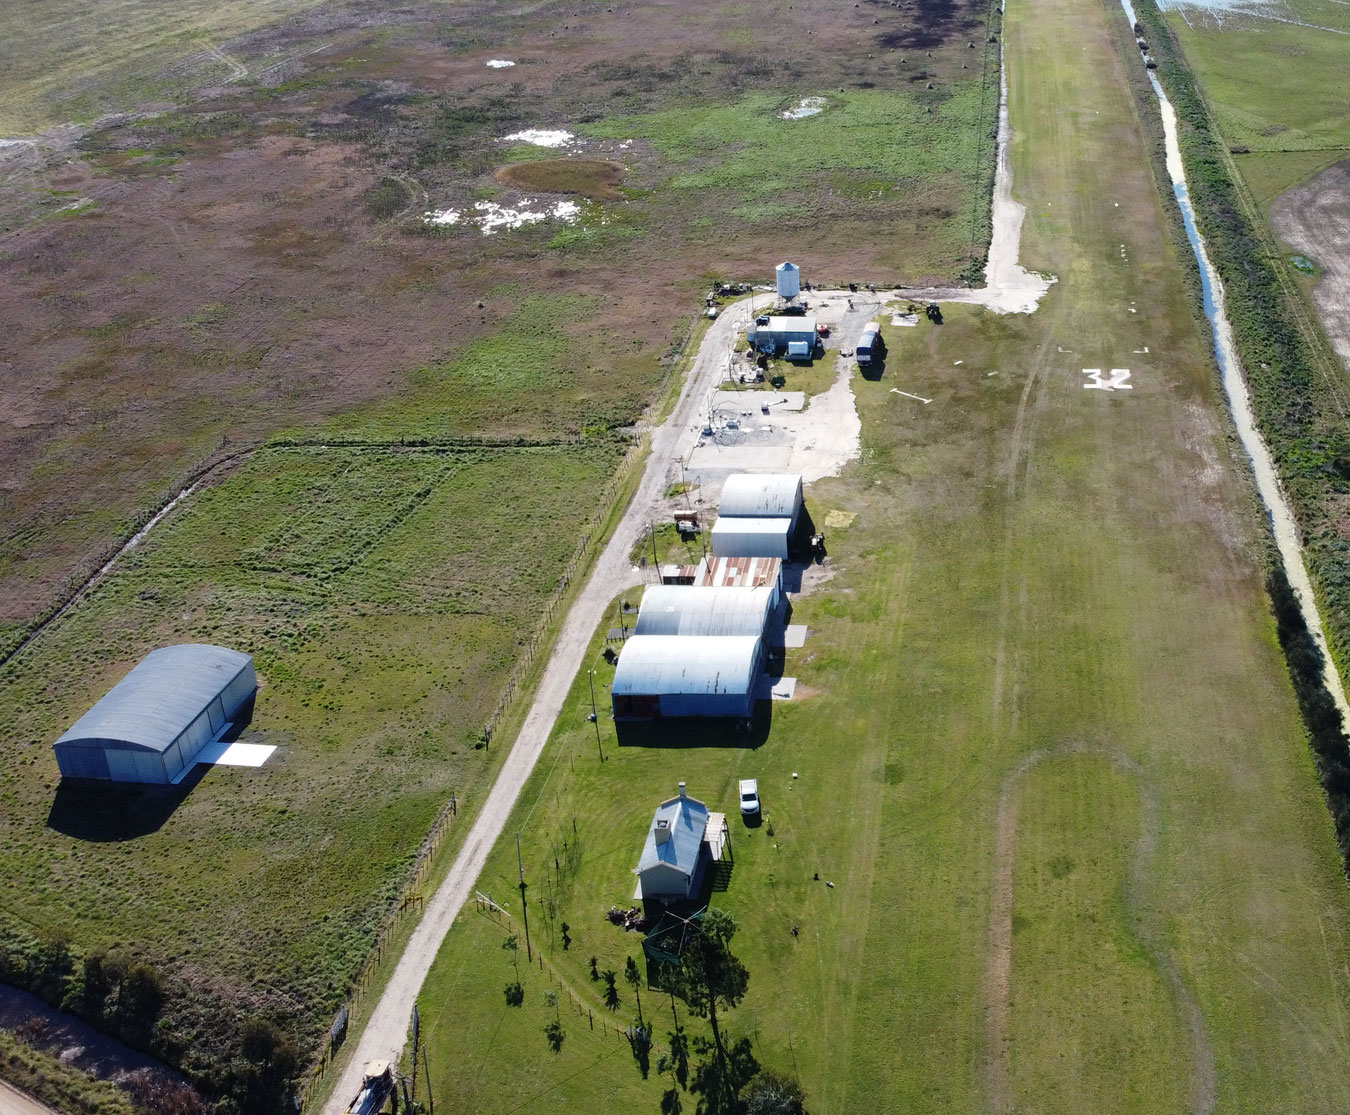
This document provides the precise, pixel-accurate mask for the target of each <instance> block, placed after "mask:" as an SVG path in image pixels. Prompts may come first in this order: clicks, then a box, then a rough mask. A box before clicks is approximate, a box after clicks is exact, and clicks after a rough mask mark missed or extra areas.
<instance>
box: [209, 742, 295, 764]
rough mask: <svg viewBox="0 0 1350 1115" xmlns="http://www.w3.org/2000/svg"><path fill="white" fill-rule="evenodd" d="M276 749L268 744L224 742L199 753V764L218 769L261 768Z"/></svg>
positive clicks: (210, 745) (214, 744)
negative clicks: (206, 764)
mask: <svg viewBox="0 0 1350 1115" xmlns="http://www.w3.org/2000/svg"><path fill="white" fill-rule="evenodd" d="M275 750H276V747H275V746H274V745H272V744H268V743H226V742H224V741H223V740H221V741H219V742H217V743H212V744H208V745H207V746H206V747H203V748H202V749H201V751H199V752H198V753H197V760H196V761H197V762H199V763H211V764H212V765H213V766H218V767H260V766H262V765H263V763H265V762H267V760H268V759H269V758H271V756H272V752H273V751H275Z"/></svg>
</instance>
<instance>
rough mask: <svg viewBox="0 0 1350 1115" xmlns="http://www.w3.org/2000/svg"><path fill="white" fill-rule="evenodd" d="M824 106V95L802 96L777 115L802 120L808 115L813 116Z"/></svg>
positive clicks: (786, 118)
mask: <svg viewBox="0 0 1350 1115" xmlns="http://www.w3.org/2000/svg"><path fill="white" fill-rule="evenodd" d="M824 108H825V98H824V97H803V98H802V99H801V100H800V101H798V102H797V103H796V104H795V105H793V106H792V108H785V109H784V110H783V111H782V112H780V113H779V114H778V115H779V116H780V117H782V118H783V119H784V120H804V119H805V118H806V117H808V116H815V115H816V113H818V112H820V111H822V110H823V109H824Z"/></svg>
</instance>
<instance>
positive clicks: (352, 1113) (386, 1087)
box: [346, 1061, 398, 1115]
mask: <svg viewBox="0 0 1350 1115" xmlns="http://www.w3.org/2000/svg"><path fill="white" fill-rule="evenodd" d="M391 1100H392V1101H393V1107H392V1108H391V1109H390V1110H391V1111H393V1112H397V1111H398V1091H397V1090H396V1089H395V1088H394V1070H393V1069H392V1068H391V1067H390V1065H389V1062H388V1061H370V1062H369V1063H367V1065H366V1071H365V1073H364V1074H363V1075H362V1077H361V1090H360V1091H359V1092H357V1093H356V1099H354V1100H352V1102H351V1103H350V1104H348V1105H347V1112H346V1115H380V1112H382V1111H384V1105H385V1104H386V1103H388V1102H389V1101H391Z"/></svg>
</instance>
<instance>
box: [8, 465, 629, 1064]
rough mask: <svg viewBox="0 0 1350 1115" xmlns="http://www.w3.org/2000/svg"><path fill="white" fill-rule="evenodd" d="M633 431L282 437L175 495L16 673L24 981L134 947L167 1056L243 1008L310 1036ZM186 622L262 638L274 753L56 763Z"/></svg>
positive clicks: (260, 660)
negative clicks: (41, 946) (162, 773)
mask: <svg viewBox="0 0 1350 1115" xmlns="http://www.w3.org/2000/svg"><path fill="white" fill-rule="evenodd" d="M617 453H618V447H617V446H616V445H615V444H614V443H613V442H611V441H607V440H606V441H601V442H597V443H595V444H593V445H589V446H556V447H542V448H533V449H501V450H482V449H478V450H475V449H467V450H427V449H409V450H399V449H391V448H378V447H376V448H363V449H357V448H341V447H335V448H330V449H320V448H314V447H297V448H285V447H278V448H268V449H263V450H261V451H259V452H258V453H257V454H255V455H254V456H253V457H252V458H251V459H250V460H249V461H248V462H247V463H246V464H244V465H243V466H242V467H240V468H239V469H238V470H237V471H236V472H234V473H233V474H232V475H231V476H230V477H228V478H227V479H226V480H224V481H223V482H222V483H220V484H218V485H215V486H212V487H210V488H207V489H205V490H203V491H202V492H201V493H199V494H198V495H197V496H195V497H194V498H192V499H190V500H189V501H187V502H186V503H185V504H184V505H183V506H182V507H181V508H180V509H179V510H177V511H176V512H174V513H173V515H172V516H171V517H170V518H169V519H168V520H167V521H166V522H165V523H164V524H162V525H161V526H160V527H157V528H156V530H155V531H154V532H153V533H152V534H151V536H150V537H149V538H148V539H147V541H146V542H145V543H144V544H143V545H142V546H141V547H139V548H138V549H136V550H134V551H132V552H131V553H129V554H128V555H127V556H126V557H125V558H124V559H123V560H122V562H121V564H120V565H119V567H118V568H117V570H116V571H115V572H114V573H113V574H112V575H111V576H110V577H109V578H108V579H107V580H106V581H104V582H103V583H102V584H100V585H99V586H98V587H97V588H96V589H95V590H94V592H93V593H92V594H91V595H90V596H89V597H88V598H87V599H85V600H84V601H83V602H82V603H81V604H80V605H79V606H78V607H76V608H75V609H74V610H73V611H71V612H70V613H69V614H68V615H67V616H66V617H64V618H63V619H61V620H59V621H57V622H56V623H55V624H54V625H53V626H52V627H50V628H49V629H48V630H47V631H46V632H44V633H43V634H42V636H41V637H40V638H39V640H38V642H36V643H35V644H34V645H33V646H32V647H31V648H30V649H29V650H28V651H26V652H25V653H24V654H22V655H21V656H19V657H18V658H16V659H14V660H12V661H11V662H10V663H9V664H7V665H6V666H4V667H3V669H0V719H2V720H3V723H4V728H3V734H2V735H0V740H2V741H3V746H4V748H5V752H6V754H7V755H8V756H9V761H8V762H7V763H6V764H5V769H4V773H3V774H2V775H0V865H2V870H3V874H4V877H5V880H6V894H7V896H8V897H7V900H6V902H5V903H4V904H3V909H0V940H3V941H4V942H5V944H6V947H7V948H8V958H7V959H6V961H5V963H6V964H7V965H10V968H7V969H6V970H7V971H8V972H9V977H10V978H14V975H15V973H14V972H13V971H12V966H13V965H14V964H17V963H20V960H19V958H20V957H21V956H23V955H25V954H26V953H25V949H24V948H22V947H16V942H18V941H22V940H25V939H30V940H36V941H39V942H41V941H47V940H51V939H53V936H54V935H55V937H56V938H57V939H61V940H64V941H66V942H67V943H68V944H69V945H71V946H73V947H74V948H75V949H76V950H77V951H84V950H87V949H100V948H104V949H106V948H117V947H122V948H125V949H126V950H128V952H130V953H131V954H132V955H134V956H136V957H138V958H141V959H145V960H148V961H150V962H151V963H152V964H153V965H154V966H155V967H156V968H157V969H158V970H159V971H160V972H161V974H162V975H163V977H164V978H165V980H166V982H167V984H168V986H169V987H170V988H171V989H172V990H173V991H174V992H175V994H174V995H173V996H172V997H171V999H170V1001H169V1004H168V1006H167V1008H166V1016H165V1023H164V1027H165V1028H164V1032H163V1034H162V1035H161V1037H162V1039H163V1044H162V1046H161V1051H166V1050H167V1051H169V1052H175V1053H177V1054H178V1055H180V1056H182V1057H184V1058H185V1061H184V1063H185V1066H186V1067H188V1068H189V1069H190V1070H192V1071H195V1072H198V1073H202V1074H205V1075H208V1077H209V1075H210V1074H211V1073H212V1072H219V1062H216V1063H214V1064H213V1059H218V1058H220V1057H221V1056H222V1046H221V1044H220V1043H222V1042H228V1041H229V1040H230V1037H229V1034H230V1031H231V1028H232V1027H234V1026H237V1024H238V1021H239V1018H240V1017H241V1016H243V1017H247V1016H249V1015H254V1014H260V1015H262V1016H264V1017H270V1018H273V1019H275V1020H276V1021H278V1022H280V1023H282V1024H283V1026H284V1029H285V1030H286V1032H287V1033H289V1034H291V1035H292V1036H294V1037H295V1038H299V1039H303V1040H304V1041H305V1042H306V1043H308V1042H310V1041H312V1040H313V1035H314V1034H315V1033H316V1032H317V1031H318V1029H319V1028H320V1027H322V1026H324V1025H326V1024H327V1022H328V1020H329V1018H330V1016H331V1012H332V1011H333V1010H335V1009H336V1004H337V1003H338V1002H339V1001H340V1000H341V997H342V995H343V992H344V989H345V987H346V986H347V983H348V981H349V980H350V979H351V978H352V975H353V973H354V972H355V970H356V969H357V968H358V967H359V965H360V963H361V961H362V959H363V957H364V956H365V954H366V952H367V950H368V949H369V948H370V942H371V939H372V936H373V933H374V930H375V927H376V925H377V924H378V922H379V921H380V919H381V918H382V917H383V916H384V914H385V912H386V910H387V908H388V906H389V903H390V901H391V900H392V898H393V897H394V896H395V894H396V893H397V892H398V890H399V888H400V887H401V886H402V885H403V882H404V880H405V878H406V877H407V873H408V870H409V867H410V864H411V860H412V856H413V854H414V852H415V851H416V849H417V847H418V845H419V843H420V842H421V841H422V838H423V837H424V836H425V834H426V833H427V831H428V829H429V827H430V825H431V823H432V820H433V818H434V817H435V816H436V814H437V813H438V811H439V810H440V809H441V807H442V805H443V804H444V803H445V801H446V800H447V799H448V798H449V796H450V794H451V793H457V794H458V795H459V796H460V797H461V799H462V800H463V801H464V803H465V808H466V809H467V810H468V811H470V812H471V811H472V810H473V809H474V808H475V807H476V803H477V801H478V799H479V798H480V797H481V795H482V793H483V786H484V784H485V780H488V779H490V778H491V776H492V774H493V772H494V771H495V766H496V763H495V760H496V757H497V756H496V754H495V752H494V753H492V754H489V753H488V752H485V751H483V750H481V749H478V748H477V747H476V737H477V734H478V733H479V732H480V731H481V729H482V726H483V724H484V723H486V722H487V719H488V717H489V716H490V715H491V713H492V711H493V708H494V705H495V704H496V702H497V700H498V697H499V695H500V693H501V691H502V688H503V685H504V683H505V681H506V678H507V675H508V674H509V673H510V672H511V669H512V667H513V666H514V665H515V663H516V661H517V659H518V658H519V656H520V654H521V652H522V649H523V648H524V647H525V646H526V645H527V644H529V643H530V642H531V641H532V640H533V638H534V636H535V633H536V630H537V627H538V623H539V615H540V613H541V610H542V606H543V605H544V603H545V602H546V601H547V600H548V599H549V598H550V597H551V595H552V594H553V592H554V590H555V587H556V585H557V582H558V579H559V576H560V572H561V570H563V569H564V568H565V567H567V564H568V562H569V560H570V559H571V558H572V556H573V553H574V552H575V550H576V548H577V537H578V525H579V524H582V525H584V523H585V521H586V519H587V515H588V514H589V513H590V512H591V511H592V510H593V509H594V507H595V506H596V504H597V502H598V500H599V498H600V493H601V490H602V489H603V488H604V486H605V483H606V481H607V480H608V479H609V477H610V475H611V474H612V472H613V470H614V468H615V464H616V461H617ZM191 641H201V642H217V643H221V644H224V645H227V646H232V647H236V648H239V649H242V650H246V651H249V652H251V653H252V654H253V655H254V657H255V661H256V664H257V668H258V673H259V676H260V678H261V684H262V688H261V690H260V693H259V696H258V699H257V704H256V708H255V711H254V714H253V718H252V721H251V723H250V725H249V728H248V731H247V735H246V737H245V738H247V739H249V740H252V741H256V742H261V743H270V744H275V745H276V746H277V751H276V752H275V753H274V754H273V756H272V757H271V758H270V759H269V760H268V761H267V763H266V765H265V766H263V767H262V768H260V769H257V770H238V769H231V768H223V767H222V768H216V769H214V770H211V771H210V772H209V773H206V774H205V775H204V776H202V777H201V779H200V781H199V782H195V784H194V782H193V780H189V782H188V783H187V784H186V785H185V787H184V788H182V789H181V790H178V791H174V792H165V791H159V790H154V789H149V790H146V789H142V788H138V787H133V786H122V787H116V788H112V787H92V788H90V787H85V788H83V789H73V788H71V787H69V786H65V785H58V780H59V779H58V775H57V773H56V767H55V761H54V758H53V756H52V752H51V744H52V742H53V741H54V740H55V739H56V738H57V736H59V735H60V734H61V732H62V731H64V730H65V728H66V727H67V726H69V724H70V723H71V722H72V721H73V720H74V719H75V718H76V717H77V716H79V715H80V714H81V713H82V712H83V711H84V710H85V709H86V708H87V707H88V706H89V705H90V704H91V703H92V702H93V701H94V700H96V699H97V698H98V697H99V696H100V695H101V694H102V692H103V691H104V690H105V689H106V688H107V687H108V686H109V685H111V684H112V683H113V682H114V681H116V680H117V679H118V678H119V677H120V676H121V675H122V674H123V673H124V672H125V671H126V670H127V669H128V668H129V667H130V666H131V665H133V664H134V663H135V662H136V661H137V660H138V659H139V658H140V657H141V656H142V655H143V654H145V653H146V652H147V651H149V650H151V649H152V648H154V647H156V646H161V645H164V644H168V643H176V642H191ZM4 951H5V950H4V949H0V954H3V953H4ZM20 974H21V973H20ZM34 978H35V979H36V978H37V977H34ZM30 982H31V981H30ZM39 982H40V980H39ZM189 988H190V990H191V993H190V994H183V992H184V991H186V990H187V989H189ZM194 1034H195V1035H196V1038H195V1040H194V1037H193V1035H194Z"/></svg>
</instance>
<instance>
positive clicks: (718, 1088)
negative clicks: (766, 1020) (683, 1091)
mask: <svg viewBox="0 0 1350 1115" xmlns="http://www.w3.org/2000/svg"><path fill="white" fill-rule="evenodd" d="M694 1052H695V1053H697V1054H698V1055H699V1061H698V1062H697V1064H696V1065H695V1066H694V1074H693V1079H692V1080H691V1081H690V1082H689V1090H690V1091H691V1092H693V1093H694V1095H696V1096H698V1109H697V1111H698V1115H742V1107H741V1101H740V1099H739V1095H740V1091H741V1089H742V1088H744V1087H745V1086H746V1084H748V1083H749V1082H750V1080H751V1079H752V1078H753V1077H754V1075H755V1074H756V1073H757V1072H758V1071H759V1062H758V1061H756V1060H755V1055H754V1052H753V1051H752V1049H751V1046H750V1039H749V1038H740V1039H738V1040H737V1041H735V1042H732V1044H731V1045H730V1046H727V1047H726V1048H724V1049H721V1048H718V1046H717V1045H716V1043H714V1042H710V1041H709V1040H708V1039H707V1038H696V1039H695V1041H694Z"/></svg>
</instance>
